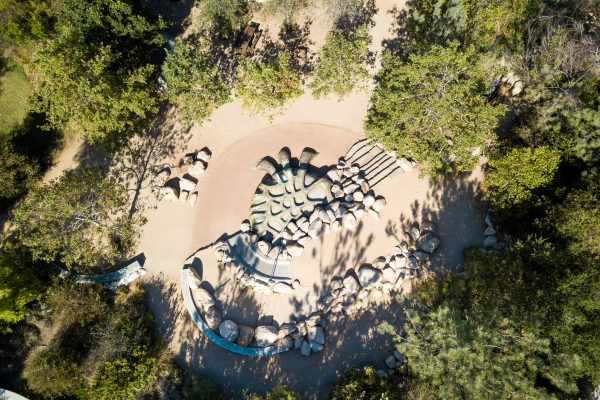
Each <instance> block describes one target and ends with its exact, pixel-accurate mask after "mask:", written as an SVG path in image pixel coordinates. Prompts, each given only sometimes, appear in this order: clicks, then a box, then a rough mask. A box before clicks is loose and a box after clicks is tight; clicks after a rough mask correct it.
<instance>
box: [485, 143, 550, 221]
mask: <svg viewBox="0 0 600 400" xmlns="http://www.w3.org/2000/svg"><path fill="white" fill-rule="evenodd" d="M559 163H560V153H559V152H558V151H556V150H554V149H552V148H548V147H539V148H537V149H531V148H527V147H525V148H513V149H511V150H510V151H509V152H508V153H507V154H505V155H503V156H496V155H494V156H492V158H490V161H489V171H488V172H487V174H486V177H485V186H486V189H487V190H488V195H489V197H490V199H491V203H492V207H493V209H494V211H495V212H497V213H499V214H505V213H508V212H509V211H510V212H515V211H516V210H517V209H519V208H520V209H526V206H527V205H529V203H530V202H531V199H532V197H533V192H534V190H535V189H538V188H540V187H544V186H547V185H549V184H550V183H551V182H552V179H553V178H554V174H555V173H556V171H557V170H558V165H559Z"/></svg>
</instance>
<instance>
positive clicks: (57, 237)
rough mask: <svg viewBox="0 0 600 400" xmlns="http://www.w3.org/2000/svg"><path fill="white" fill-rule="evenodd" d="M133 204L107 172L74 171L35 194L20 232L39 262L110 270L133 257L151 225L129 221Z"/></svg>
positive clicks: (21, 212)
mask: <svg viewBox="0 0 600 400" xmlns="http://www.w3.org/2000/svg"><path fill="white" fill-rule="evenodd" d="M128 204H129V196H128V194H127V190H126V189H125V187H123V186H121V185H119V184H117V183H114V182H112V181H110V180H108V179H106V178H105V177H104V176H103V173H102V172H101V171H99V170H97V169H86V170H84V171H83V172H82V173H76V172H72V171H69V172H66V173H65V174H64V175H63V176H62V177H60V178H59V179H57V180H54V181H53V182H51V183H49V184H47V185H44V186H40V187H37V188H35V189H34V190H32V191H31V192H30V194H29V195H28V196H27V198H26V199H25V201H24V202H23V203H22V204H21V205H20V206H19V207H18V208H17V210H16V211H15V218H14V227H15V232H16V235H17V238H18V240H19V241H20V242H21V243H22V244H23V245H24V246H25V247H26V248H28V249H29V250H30V251H31V253H32V255H33V257H34V259H39V260H44V261H49V262H52V261H61V262H62V263H64V264H65V265H66V266H67V267H68V268H84V269H85V268H90V267H97V266H100V267H105V266H108V265H111V264H112V263H114V262H115V261H117V260H119V259H121V258H122V257H126V256H127V253H128V252H129V251H130V250H131V249H132V248H133V246H134V244H135V242H136V239H137V235H138V228H139V226H141V225H142V224H143V223H144V222H145V220H144V219H143V218H142V217H139V216H133V217H131V218H130V217H129V216H128V212H129V209H128Z"/></svg>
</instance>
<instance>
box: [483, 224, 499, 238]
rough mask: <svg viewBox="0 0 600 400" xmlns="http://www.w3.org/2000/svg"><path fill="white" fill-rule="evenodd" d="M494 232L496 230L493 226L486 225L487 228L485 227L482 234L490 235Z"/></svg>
mask: <svg viewBox="0 0 600 400" xmlns="http://www.w3.org/2000/svg"><path fill="white" fill-rule="evenodd" d="M495 234H496V230H495V229H494V228H492V227H491V226H488V227H487V228H485V231H484V232H483V236H491V235H495Z"/></svg>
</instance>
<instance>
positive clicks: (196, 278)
mask: <svg viewBox="0 0 600 400" xmlns="http://www.w3.org/2000/svg"><path fill="white" fill-rule="evenodd" d="M187 274H188V281H189V286H190V289H198V288H199V287H200V283H202V278H200V275H199V274H198V272H197V271H196V270H195V269H194V268H188V269H187Z"/></svg>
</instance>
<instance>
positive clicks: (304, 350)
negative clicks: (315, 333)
mask: <svg viewBox="0 0 600 400" xmlns="http://www.w3.org/2000/svg"><path fill="white" fill-rule="evenodd" d="M300 355H302V356H304V357H308V356H310V344H309V343H308V342H307V341H306V340H302V344H301V345H300Z"/></svg>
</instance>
